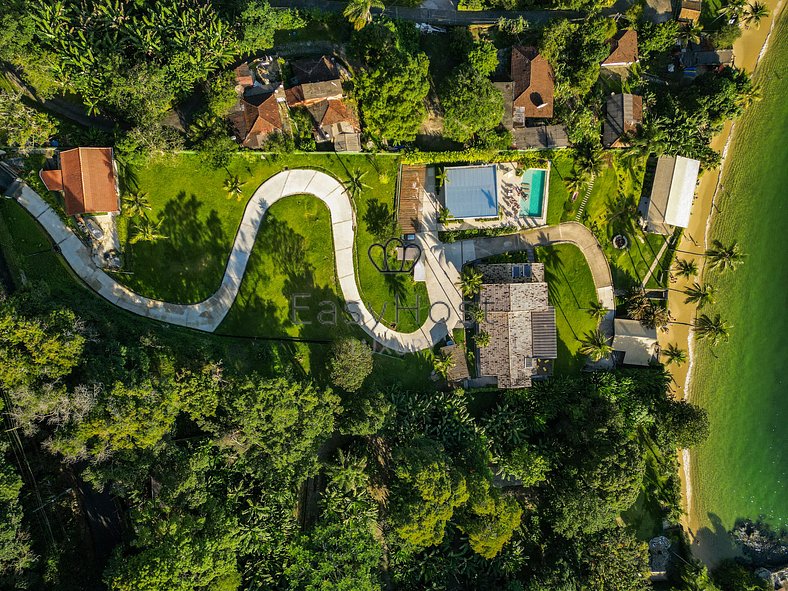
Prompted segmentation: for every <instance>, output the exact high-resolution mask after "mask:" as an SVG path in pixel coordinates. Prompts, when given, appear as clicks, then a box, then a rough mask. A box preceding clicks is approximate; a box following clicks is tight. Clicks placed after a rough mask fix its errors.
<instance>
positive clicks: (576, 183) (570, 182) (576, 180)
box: [565, 168, 588, 193]
mask: <svg viewBox="0 0 788 591" xmlns="http://www.w3.org/2000/svg"><path fill="white" fill-rule="evenodd" d="M565 182H566V188H567V190H568V191H569V192H570V193H574V192H578V193H579V192H580V191H581V189H582V188H583V187H584V186H585V185H586V183H588V175H587V174H586V173H585V172H584V171H582V170H578V169H577V168H573V169H572V174H570V175H569V176H568V177H566V181H565Z"/></svg>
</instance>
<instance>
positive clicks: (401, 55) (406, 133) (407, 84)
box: [354, 22, 430, 141]
mask: <svg viewBox="0 0 788 591" xmlns="http://www.w3.org/2000/svg"><path fill="white" fill-rule="evenodd" d="M411 29H412V26H411ZM367 30H371V31H369V33H367ZM362 33H365V34H364V35H359V38H358V39H355V40H354V44H355V47H356V51H357V52H359V53H360V54H361V55H362V56H363V57H364V58H365V61H366V68H365V69H364V70H362V71H360V72H359V73H358V74H357V75H356V77H355V80H354V85H355V86H354V93H355V96H356V98H357V99H358V102H359V106H360V109H361V117H362V119H363V120H364V124H365V129H366V132H367V133H369V134H370V135H371V136H373V137H375V138H379V139H383V140H390V141H412V140H414V139H415V138H416V134H417V132H418V130H419V128H420V127H421V123H422V121H423V120H424V117H425V116H426V114H427V111H426V108H425V106H424V99H425V98H426V97H427V94H428V93H429V89H430V85H429V60H428V59H427V56H426V55H424V54H423V53H415V52H412V51H409V50H410V46H411V43H412V40H411V41H409V40H408V34H407V33H404V32H403V31H402V30H401V29H398V28H397V27H396V26H395V25H393V24H392V23H390V22H386V23H382V24H377V25H371V26H369V27H366V28H365V30H364V31H362ZM412 33H413V29H412V30H411V32H410V34H412ZM378 42H379V43H382V46H381V45H375V44H376V43H378Z"/></svg>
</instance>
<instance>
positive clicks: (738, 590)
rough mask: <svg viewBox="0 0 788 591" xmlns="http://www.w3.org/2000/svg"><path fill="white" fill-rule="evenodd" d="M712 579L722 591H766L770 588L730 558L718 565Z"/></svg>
mask: <svg viewBox="0 0 788 591" xmlns="http://www.w3.org/2000/svg"><path fill="white" fill-rule="evenodd" d="M711 578H712V580H713V581H714V583H715V584H716V585H717V586H718V587H719V588H720V590H721V591H765V590H766V589H768V588H769V585H768V583H767V582H766V581H764V580H763V579H761V578H758V577H756V576H755V575H754V574H753V573H752V571H751V570H749V569H747V568H746V567H744V566H742V565H741V564H739V563H737V562H736V561H734V560H732V559H730V558H729V559H727V560H723V561H722V562H721V563H720V564H719V565H717V567H716V568H715V569H714V570H713V571H712V573H711Z"/></svg>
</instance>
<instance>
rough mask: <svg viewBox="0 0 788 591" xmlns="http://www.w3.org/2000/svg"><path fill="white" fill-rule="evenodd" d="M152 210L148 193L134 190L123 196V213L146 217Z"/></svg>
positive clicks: (130, 215) (129, 215)
mask: <svg viewBox="0 0 788 591" xmlns="http://www.w3.org/2000/svg"><path fill="white" fill-rule="evenodd" d="M148 211H150V199H148V194H147V193H142V192H140V191H133V192H131V193H128V194H127V195H125V196H124V197H123V214H124V215H126V216H128V217H130V218H134V217H144V216H145V215H146V212H148Z"/></svg>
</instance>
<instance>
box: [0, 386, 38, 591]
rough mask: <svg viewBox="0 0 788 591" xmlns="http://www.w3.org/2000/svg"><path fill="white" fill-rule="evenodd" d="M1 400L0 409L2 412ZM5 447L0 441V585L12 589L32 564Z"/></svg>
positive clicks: (16, 481) (16, 483)
mask: <svg viewBox="0 0 788 591" xmlns="http://www.w3.org/2000/svg"><path fill="white" fill-rule="evenodd" d="M2 408H3V405H2V400H0V410H2ZM6 453H8V444H7V443H6V442H5V441H1V442H0V585H2V586H3V587H4V588H15V585H14V581H15V579H17V577H18V576H19V575H21V574H22V573H23V571H25V570H26V569H28V568H30V566H32V565H33V563H34V562H35V556H34V555H33V552H32V549H31V547H30V539H29V535H28V533H27V530H26V528H25V526H24V525H23V523H22V518H23V515H22V506H21V505H20V503H19V493H20V491H21V490H22V479H21V478H20V477H19V474H17V472H16V470H15V469H14V467H13V466H12V465H11V464H9V463H8V462H7V461H6V459H5V455H6Z"/></svg>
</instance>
